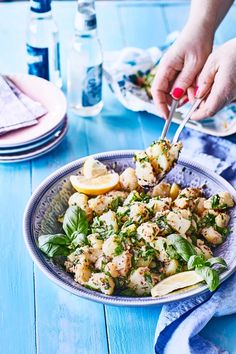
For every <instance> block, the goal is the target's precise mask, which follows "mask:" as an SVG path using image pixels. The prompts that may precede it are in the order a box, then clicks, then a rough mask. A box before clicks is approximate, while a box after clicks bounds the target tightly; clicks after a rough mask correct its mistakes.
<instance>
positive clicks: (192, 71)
mask: <svg viewBox="0 0 236 354" xmlns="http://www.w3.org/2000/svg"><path fill="white" fill-rule="evenodd" d="M213 37H214V31H213V30H212V29H210V28H208V27H207V25H203V26H201V25H199V26H198V27H197V28H196V27H195V25H191V24H187V25H186V26H185V28H184V29H183V31H182V32H181V34H180V36H179V38H178V39H177V41H176V42H175V43H174V45H173V46H172V47H171V48H170V49H169V50H168V51H167V52H166V54H165V55H164V56H163V58H162V60H161V62H160V64H159V67H158V70H157V74H156V77H155V79H154V82H153V85H152V96H153V100H154V103H155V105H156V107H157V109H158V111H159V113H160V115H162V116H164V118H167V116H168V113H169V110H168V105H170V104H171V101H172V97H171V94H172V96H173V97H174V98H176V99H180V98H181V97H183V96H184V94H185V92H186V91H187V89H188V88H189V87H191V86H192V85H194V83H195V80H196V77H197V76H198V74H199V73H200V71H201V69H202V67H203V66H204V64H205V62H206V59H207V57H208V55H209V54H210V53H211V50H212V44H213Z"/></svg>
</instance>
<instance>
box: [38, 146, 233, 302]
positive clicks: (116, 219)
mask: <svg viewBox="0 0 236 354" xmlns="http://www.w3.org/2000/svg"><path fill="white" fill-rule="evenodd" d="M181 148H182V144H181V143H177V144H171V143H170V142H169V141H168V140H166V139H165V140H159V141H156V142H154V143H153V144H152V145H151V146H150V147H149V148H148V149H146V151H143V152H138V153H136V154H135V156H134V161H135V168H132V167H128V168H126V169H125V170H124V171H123V172H122V173H121V174H120V175H119V174H118V173H116V172H114V171H113V170H112V169H109V168H108V167H107V166H105V165H104V164H102V163H101V162H100V161H97V160H94V159H93V158H92V157H89V158H88V159H87V160H86V161H85V163H84V166H83V169H82V172H83V174H84V175H76V176H71V177H70V181H71V183H72V185H73V187H74V189H75V192H74V193H73V194H72V195H71V196H70V198H69V200H68V205H69V207H68V209H67V210H66V212H65V214H64V216H63V217H61V216H60V221H61V222H62V232H61V233H59V234H56V235H42V236H40V237H39V239H38V243H39V248H40V249H41V250H42V251H43V252H44V254H45V255H47V256H48V257H50V258H53V259H54V261H57V259H58V257H59V258H60V257H64V258H63V260H64V266H65V269H66V271H67V272H69V273H71V274H72V275H73V277H74V280H75V281H76V282H77V283H79V284H81V285H83V286H85V287H87V288H89V289H92V290H95V291H99V292H102V293H104V294H106V295H112V294H116V295H120V296H150V295H152V296H165V295H167V294H169V293H171V292H173V291H176V290H178V289H182V288H185V287H188V286H192V285H194V284H197V283H199V282H206V283H207V286H208V288H209V289H210V290H211V291H213V290H215V289H216V288H217V286H218V285H219V272H220V271H221V270H222V269H224V268H226V267H227V265H226V263H225V261H224V260H223V259H222V258H220V257H214V256H213V250H214V248H215V247H216V246H217V245H219V244H221V243H223V242H224V241H225V239H226V237H227V234H228V232H229V228H228V223H229V219H230V217H229V214H228V209H229V208H231V207H233V205H234V201H233V199H232V197H231V195H230V194H229V193H228V192H219V193H216V194H215V195H213V196H206V195H204V190H203V188H201V187H192V186H183V187H181V186H179V185H177V184H176V183H172V184H170V183H167V182H164V181H162V182H159V181H160V179H162V178H163V176H164V175H165V174H166V173H167V172H168V171H170V169H171V168H172V167H173V165H174V164H175V162H176V160H177V159H178V155H179V152H180V150H181ZM146 187H148V189H147V188H146ZM215 265H217V267H215Z"/></svg>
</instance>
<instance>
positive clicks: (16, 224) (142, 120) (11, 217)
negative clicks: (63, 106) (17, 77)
mask: <svg viewBox="0 0 236 354" xmlns="http://www.w3.org/2000/svg"><path fill="white" fill-rule="evenodd" d="M75 8H76V5H75V3H74V2H58V3H55V4H54V6H53V9H54V15H55V18H56V20H57V22H58V25H59V28H60V35H61V47H62V70H63V74H64V79H65V72H66V70H65V65H66V56H67V51H68V46H69V39H70V38H71V37H72V34H73V19H74V14H75ZM27 11H28V4H27V3H24V2H23V3H7V4H0V46H1V54H0V68H1V71H2V72H24V71H26V65H25V24H26V19H27V14H28V12H27ZM187 13H188V2H179V1H174V2H170V1H168V2H161V1H136V2H129V1H127V2H125V1H122V2H99V3H98V4H97V15H98V24H99V33H100V37H101V40H102V44H103V48H104V50H117V49H120V48H122V47H124V46H137V47H142V48H145V47H149V46H155V45H161V44H162V43H163V42H164V40H165V37H166V35H167V34H168V33H169V32H170V31H173V30H180V29H181V28H182V27H183V25H184V23H185V21H186V18H187ZM235 18H236V8H234V7H233V8H232V9H231V11H230V13H229V14H228V16H227V19H226V20H225V21H224V22H223V24H222V25H221V27H220V29H219V30H218V32H217V35H216V42H217V43H221V42H223V41H225V40H227V39H229V38H231V37H233V36H235V35H236V27H235ZM104 101H105V107H104V109H103V111H102V113H101V114H100V115H99V116H97V117H96V118H89V119H82V118H79V117H76V116H73V115H71V114H70V115H69V125H70V129H69V133H68V135H67V137H66V138H65V140H64V142H63V143H62V144H61V145H60V146H59V147H58V148H57V149H56V150H54V151H53V152H51V153H49V154H47V155H45V156H43V157H41V158H38V159H35V160H33V161H31V162H24V163H20V164H12V165H0V242H1V246H0V284H1V285H0V287H1V288H0V289H1V290H0V353H1V354H34V353H40V354H108V353H109V354H136V353H138V354H149V353H152V345H153V337H154V332H155V326H156V323H157V319H158V316H159V313H160V310H161V308H159V307H151V308H117V307H110V306H103V305H101V304H97V303H93V302H89V301H86V300H82V299H80V298H78V297H75V296H73V295H71V294H69V293H67V292H66V291H64V290H63V289H60V288H59V287H58V286H56V285H55V284H53V283H52V282H51V281H49V280H48V279H47V278H46V277H45V276H44V274H42V273H41V272H40V271H39V270H38V269H37V268H35V266H34V264H33V263H32V261H31V259H30V257H29V255H28V253H27V251H26V249H25V245H24V243H23V236H22V231H21V223H22V214H23V210H24V207H25V204H26V202H27V200H28V199H29V197H30V195H31V193H32V191H33V190H34V189H35V188H36V187H37V186H38V184H39V183H40V182H41V181H42V180H43V179H44V178H45V177H46V176H48V175H49V174H50V173H52V172H53V171H55V170H56V169H57V168H59V167H61V166H62V165H64V164H66V163H68V162H70V161H72V160H74V159H77V158H79V157H82V156H85V155H88V154H91V153H96V152H101V151H107V150H115V149H129V148H136V149H139V148H143V147H144V146H147V145H148V144H149V143H151V141H152V140H153V139H155V138H157V137H158V136H159V133H160V131H161V128H162V126H163V121H162V120H161V119H159V118H157V117H154V116H150V115H148V114H145V113H140V114H139V113H133V112H129V111H127V110H126V109H125V108H123V107H122V106H121V105H120V103H118V102H117V101H116V99H115V97H114V96H113V95H112V93H111V92H110V91H109V89H108V88H107V87H106V86H105V87H104ZM174 129H175V127H174V126H172V127H171V134H172V133H173V131H174ZM233 140H235V139H234V137H233ZM202 334H203V335H204V336H205V337H206V338H208V339H210V340H213V341H214V342H215V343H217V344H219V345H221V346H222V347H224V348H225V349H227V350H228V351H229V352H230V353H231V354H233V353H236V315H232V316H226V317H224V318H215V319H213V320H211V321H210V322H209V323H208V325H207V326H206V328H205V329H204V331H203V333H202ZM176 354H181V353H178V352H176Z"/></svg>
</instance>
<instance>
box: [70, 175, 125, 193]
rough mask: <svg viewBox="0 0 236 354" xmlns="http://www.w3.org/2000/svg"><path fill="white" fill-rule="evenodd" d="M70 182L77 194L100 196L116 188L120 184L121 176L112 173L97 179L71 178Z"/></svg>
mask: <svg viewBox="0 0 236 354" xmlns="http://www.w3.org/2000/svg"><path fill="white" fill-rule="evenodd" d="M70 182H71V184H72V186H73V187H74V189H75V190H77V192H80V193H84V194H88V195H99V194H103V193H106V192H109V191H110V190H112V189H113V188H115V187H116V185H117V184H118V183H119V175H118V174H117V173H110V174H107V175H104V176H99V177H95V178H86V177H84V176H70Z"/></svg>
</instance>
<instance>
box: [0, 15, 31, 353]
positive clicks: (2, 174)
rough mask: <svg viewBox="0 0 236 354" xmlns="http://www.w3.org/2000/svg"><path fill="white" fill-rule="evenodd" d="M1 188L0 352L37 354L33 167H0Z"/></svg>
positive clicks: (16, 165) (22, 165)
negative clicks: (26, 216)
mask: <svg viewBox="0 0 236 354" xmlns="http://www.w3.org/2000/svg"><path fill="white" fill-rule="evenodd" d="M0 11H1V10H0ZM0 13H1V12H0ZM0 18H1V16H0ZM0 22H1V20H0ZM0 185H1V189H0V200H1V202H0V215H1V222H0V235H1V247H0V259H1V266H0V282H1V291H0V351H1V353H2V354H14V353H15V354H17V353H19V354H25V353H30V354H31V353H32V354H34V353H36V344H35V326H34V321H35V318H34V287H33V264H32V261H31V259H30V257H29V255H28V252H27V251H26V248H25V245H24V241H23V236H22V231H21V230H22V216H23V210H24V208H25V205H26V202H27V199H28V198H29V196H30V163H27V162H25V163H20V164H14V165H1V166H0Z"/></svg>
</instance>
